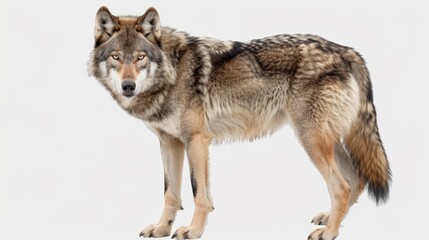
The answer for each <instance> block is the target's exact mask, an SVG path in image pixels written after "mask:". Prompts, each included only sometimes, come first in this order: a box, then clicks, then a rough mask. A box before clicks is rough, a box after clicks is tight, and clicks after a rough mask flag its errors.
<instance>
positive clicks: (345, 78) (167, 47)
mask: <svg viewBox="0 0 429 240" xmlns="http://www.w3.org/2000/svg"><path fill="white" fill-rule="evenodd" d="M94 35H95V46H94V49H93V51H92V52H91V56H90V59H89V61H88V71H89V73H90V75H92V76H94V77H95V78H96V79H97V80H98V81H99V82H100V83H101V84H102V85H103V86H104V87H105V88H106V89H107V90H108V91H109V92H110V94H111V95H112V97H113V99H114V100H116V102H117V103H118V104H119V106H120V107H121V108H123V109H124V110H125V111H126V112H128V113H129V114H130V115H132V116H134V117H136V118H138V119H141V120H143V122H144V123H145V125H146V126H147V127H148V128H149V129H150V130H152V131H153V132H154V133H155V134H156V135H157V136H158V137H159V142H160V148H161V158H162V162H163V166H164V197H165V207H164V210H163V212H162V214H161V218H160V220H159V222H158V223H157V224H153V225H150V226H148V227H146V228H144V229H143V231H142V232H141V233H140V236H141V237H147V238H158V237H165V236H169V235H170V234H171V230H172V225H173V223H174V220H175V217H176V213H177V211H178V210H181V209H182V210H183V208H182V202H181V189H180V187H181V182H182V169H183V162H184V154H185V152H186V154H187V159H188V162H189V167H190V175H191V176H190V178H191V185H192V192H193V196H194V203H195V210H194V214H193V218H192V222H191V223H190V225H189V226H183V227H180V228H179V229H177V231H175V232H174V234H173V236H172V238H176V239H196V238H200V237H201V236H202V234H203V232H204V229H205V226H206V224H207V218H208V215H209V213H210V212H212V211H213V210H214V208H213V201H212V197H211V194H210V184H209V183H210V180H209V167H208V165H209V162H208V161H209V160H208V159H209V150H208V149H209V145H210V144H214V143H221V142H224V141H235V140H238V141H241V140H253V139H257V138H260V137H263V136H266V135H270V134H272V133H274V132H275V131H276V130H278V129H279V128H280V127H282V126H283V125H285V124H286V123H287V124H289V125H290V126H291V127H292V128H293V130H294V133H295V135H296V136H297V138H298V140H299V141H300V143H301V145H302V146H303V148H304V149H305V151H306V152H307V153H308V156H309V158H310V159H311V161H312V162H313V164H314V166H315V167H316V168H317V169H318V170H319V172H320V174H321V175H322V177H323V179H324V180H325V182H326V184H327V188H328V191H329V195H330V199H331V209H330V211H328V212H322V213H320V214H317V215H316V216H315V217H314V218H313V219H312V223H314V224H316V225H321V226H322V227H320V228H317V229H316V230H314V231H313V232H311V233H310V235H309V236H308V239H310V240H333V239H334V238H336V237H337V236H338V235H339V226H340V224H341V222H342V220H343V219H344V217H345V216H346V214H347V213H348V211H349V209H350V207H351V206H352V205H353V204H354V203H355V202H356V201H357V199H358V197H359V195H360V194H361V193H362V192H363V191H364V190H365V189H367V190H368V193H369V195H370V197H372V198H373V199H374V200H375V201H376V203H384V202H386V201H387V200H388V197H389V189H390V185H391V170H390V167H389V162H388V160H387V157H386V153H385V150H384V148H383V144H382V141H381V139H380V134H379V130H378V126H377V120H376V110H375V107H374V103H373V93H372V87H371V82H370V78H369V73H368V69H367V67H366V65H365V62H364V60H363V58H362V57H361V55H360V54H358V53H357V52H356V51H354V50H353V49H352V48H350V47H346V46H341V45H339V44H336V43H333V42H330V41H327V40H325V39H323V38H321V37H318V36H314V35H301V34H296V35H276V36H271V37H266V38H263V39H256V40H251V41H249V42H238V41H220V40H216V39H213V38H208V37H194V36H191V35H189V34H187V33H185V32H182V31H178V30H175V29H172V28H169V27H164V26H161V23H160V17H159V14H158V12H157V10H156V9H155V8H149V9H148V10H147V11H146V12H145V13H144V14H143V15H141V16H120V17H118V16H114V15H112V13H111V12H110V11H109V9H108V8H107V7H101V8H100V9H99V10H98V12H97V14H96V20H95V32H94Z"/></svg>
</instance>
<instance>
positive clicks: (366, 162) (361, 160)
mask: <svg viewBox="0 0 429 240" xmlns="http://www.w3.org/2000/svg"><path fill="white" fill-rule="evenodd" d="M352 68H353V75H354V76H355V78H356V80H357V81H358V83H359V85H360V88H361V90H362V92H364V93H365V94H362V95H363V96H361V106H360V110H359V113H358V116H357V119H356V121H355V123H354V125H353V126H352V128H351V130H350V132H349V134H348V135H347V136H346V137H345V139H344V140H345V145H346V146H347V148H348V150H349V152H350V156H351V158H352V160H353V161H354V165H355V167H356V169H357V172H358V174H359V177H360V178H361V179H363V180H364V181H365V182H366V183H367V189H368V193H369V195H370V197H372V198H373V199H374V200H375V201H376V203H377V204H379V203H385V202H386V201H387V200H388V198H389V189H390V183H391V180H392V177H391V171H390V167H389V162H388V160H387V156H386V153H385V151H384V147H383V143H382V141H381V139H380V134H379V132H378V126H377V119H376V117H377V114H376V111H375V107H374V104H373V99H372V89H371V82H370V80H369V74H368V70H367V69H366V67H365V65H364V64H358V65H357V64H356V65H354V66H352Z"/></svg>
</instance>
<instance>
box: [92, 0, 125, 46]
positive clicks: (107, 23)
mask: <svg viewBox="0 0 429 240" xmlns="http://www.w3.org/2000/svg"><path fill="white" fill-rule="evenodd" d="M118 30H119V21H118V19H117V18H116V17H115V16H113V15H112V14H111V13H110V11H109V9H108V8H107V7H104V6H103V7H101V8H100V9H98V12H97V15H96V17H95V29H94V37H95V45H96V46H98V45H100V44H101V43H103V42H105V41H107V40H108V39H109V38H110V37H111V36H112V34H113V33H114V32H115V31H118Z"/></svg>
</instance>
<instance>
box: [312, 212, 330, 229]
mask: <svg viewBox="0 0 429 240" xmlns="http://www.w3.org/2000/svg"><path fill="white" fill-rule="evenodd" d="M329 214H330V212H322V213H319V214H317V215H316V216H315V217H314V218H313V220H311V223H313V224H314V225H325V226H326V224H327V223H328V220H329Z"/></svg>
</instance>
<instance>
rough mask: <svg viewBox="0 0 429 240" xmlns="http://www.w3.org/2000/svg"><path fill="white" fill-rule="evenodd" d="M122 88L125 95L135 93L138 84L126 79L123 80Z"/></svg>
mask: <svg viewBox="0 0 429 240" xmlns="http://www.w3.org/2000/svg"><path fill="white" fill-rule="evenodd" d="M122 90H123V91H124V95H133V94H134V90H136V84H135V83H134V82H133V81H131V80H125V81H124V82H122Z"/></svg>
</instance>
